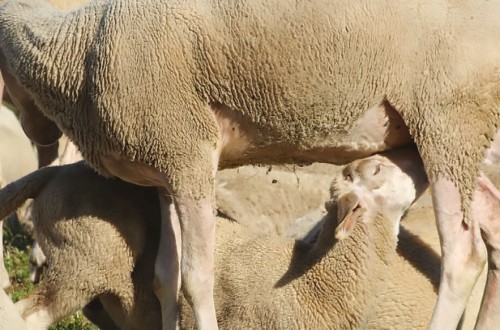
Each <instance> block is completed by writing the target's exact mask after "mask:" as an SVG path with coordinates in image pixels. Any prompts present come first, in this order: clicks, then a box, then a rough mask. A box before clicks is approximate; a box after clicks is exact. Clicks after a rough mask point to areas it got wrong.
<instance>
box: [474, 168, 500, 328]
mask: <svg viewBox="0 0 500 330" xmlns="http://www.w3.org/2000/svg"><path fill="white" fill-rule="evenodd" d="M473 208H474V216H475V217H477V218H478V219H480V227H481V232H482V234H483V238H484V240H485V242H486V247H487V249H488V276H487V280H486V286H485V290H484V295H483V301H482V303H481V309H480V311H479V315H478V319H477V323H476V329H494V328H496V327H498V324H500V192H499V191H498V190H497V189H496V188H495V187H494V186H493V184H492V183H491V181H490V180H489V179H488V178H486V177H485V176H484V175H483V176H481V177H480V178H479V179H478V185H477V189H476V194H475V198H474V204H473Z"/></svg>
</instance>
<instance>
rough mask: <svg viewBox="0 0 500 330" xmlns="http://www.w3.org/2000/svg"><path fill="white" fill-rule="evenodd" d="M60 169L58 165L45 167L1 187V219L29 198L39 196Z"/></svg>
mask: <svg viewBox="0 0 500 330" xmlns="http://www.w3.org/2000/svg"><path fill="white" fill-rule="evenodd" d="M60 170H61V169H60V168H59V167H58V166H52V167H45V168H42V169H39V170H37V171H34V172H32V173H31V174H28V175H26V176H24V177H22V178H21V179H19V180H17V181H14V182H11V183H9V184H8V185H6V186H5V187H4V188H3V189H0V220H1V219H4V218H5V217H7V216H8V215H10V214H11V213H13V212H15V211H16V210H17V209H18V208H19V207H21V206H22V205H23V204H24V202H25V201H26V200H27V199H28V198H35V197H37V196H38V194H40V192H41V191H42V190H43V188H44V187H45V186H46V185H47V183H49V182H50V180H52V178H53V177H54V176H55V175H56V174H57V173H58V172H59V171H60Z"/></svg>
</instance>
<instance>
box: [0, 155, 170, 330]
mask: <svg viewBox="0 0 500 330" xmlns="http://www.w3.org/2000/svg"><path fill="white" fill-rule="evenodd" d="M27 198H35V201H34V203H33V207H32V215H33V222H34V226H35V237H36V239H37V241H38V243H39V244H40V246H41V248H42V250H43V251H44V252H45V253H46V255H47V261H48V264H49V267H48V270H47V273H46V275H45V278H44V279H43V280H42V282H41V283H40V284H39V285H38V286H37V288H36V289H35V291H34V293H32V294H31V295H30V296H29V297H28V298H26V299H24V300H21V301H20V302H18V303H17V304H16V307H17V308H18V309H19V311H20V312H21V314H22V316H23V319H24V320H25V322H26V325H27V327H28V329H45V328H47V327H48V326H49V325H50V324H52V323H53V322H55V321H57V320H59V319H61V318H63V317H64V316H68V315H70V314H72V313H74V312H75V311H77V310H79V309H81V308H83V307H84V306H85V305H86V304H87V303H89V302H90V301H91V300H92V299H93V298H95V297H99V298H100V300H101V301H102V302H103V304H104V306H108V305H110V306H112V307H109V308H108V311H109V312H110V315H111V318H112V319H113V321H114V323H115V324H117V325H118V326H119V327H120V328H122V329H155V328H161V314H160V306H159V302H158V301H157V299H156V297H155V295H154V291H153V287H152V285H153V275H154V260H155V257H156V250H157V247H158V239H159V237H158V236H159V234H158V232H159V229H160V228H159V226H160V221H159V219H160V208H159V204H158V198H157V192H156V190H155V189H152V188H149V189H148V188H143V187H136V186H134V185H131V184H128V183H125V182H123V181H121V180H109V179H105V178H103V177H101V176H98V175H97V174H96V173H95V172H94V171H93V170H91V169H90V168H89V167H88V166H87V165H85V164H84V163H81V162H80V163H76V164H73V165H67V166H61V167H59V166H54V167H46V168H43V169H40V170H38V171H36V172H33V173H31V174H29V175H28V176H26V177H24V178H22V179H20V180H18V181H15V182H14V183H11V184H10V185H7V186H6V187H5V188H4V189H2V190H1V191H0V200H1V201H2V202H1V203H0V214H2V216H3V215H5V214H7V213H8V212H10V211H11V210H13V209H15V208H16V207H17V206H19V205H20V204H21V203H23V202H24V201H25V200H26V199H27ZM110 252H111V253H110ZM134 266H136V268H137V269H136V270H134ZM115 301H119V302H120V305H119V308H114V307H113V306H115V305H116V304H115V303H114V302H115ZM150 309H152V311H153V312H151V311H150ZM155 310H157V313H155V312H154V311H155Z"/></svg>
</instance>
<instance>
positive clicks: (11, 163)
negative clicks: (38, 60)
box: [0, 97, 37, 289]
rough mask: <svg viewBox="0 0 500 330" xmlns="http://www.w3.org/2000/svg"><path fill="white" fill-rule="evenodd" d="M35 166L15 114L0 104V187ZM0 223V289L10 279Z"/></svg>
mask: <svg viewBox="0 0 500 330" xmlns="http://www.w3.org/2000/svg"><path fill="white" fill-rule="evenodd" d="M0 98H1V97H0ZM36 166H37V162H36V154H35V151H34V149H33V147H32V146H31V143H30V141H29V139H28V138H27V137H26V136H25V134H24V133H23V130H22V128H21V125H20V124H19V121H18V120H17V118H16V115H15V114H14V113H13V112H12V111H10V110H9V109H8V108H6V107H5V106H3V105H2V106H0V188H1V187H2V186H3V185H5V184H7V183H9V182H12V181H14V180H16V179H18V178H20V177H22V176H24V175H26V174H28V173H30V172H31V171H33V170H35V169H36ZM7 215H8V214H6V216H7ZM2 224H3V218H1V217H0V289H6V288H8V287H9V286H10V281H9V274H8V273H7V270H6V269H5V265H4V261H3V240H2V235H1V234H2Z"/></svg>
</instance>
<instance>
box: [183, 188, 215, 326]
mask: <svg viewBox="0 0 500 330" xmlns="http://www.w3.org/2000/svg"><path fill="white" fill-rule="evenodd" d="M175 205H176V210H177V213H178V216H179V222H180V229H181V236H182V241H181V243H182V249H181V252H182V253H181V255H182V257H181V277H182V281H181V284H182V289H183V293H184V296H185V298H186V299H187V301H188V302H189V303H190V305H191V307H192V309H193V312H194V316H195V320H196V325H197V328H198V329H217V319H216V314H215V304H214V299H213V287H214V250H215V216H214V208H213V205H212V198H211V196H209V197H205V198H200V199H196V198H192V197H178V196H176V198H175Z"/></svg>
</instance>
